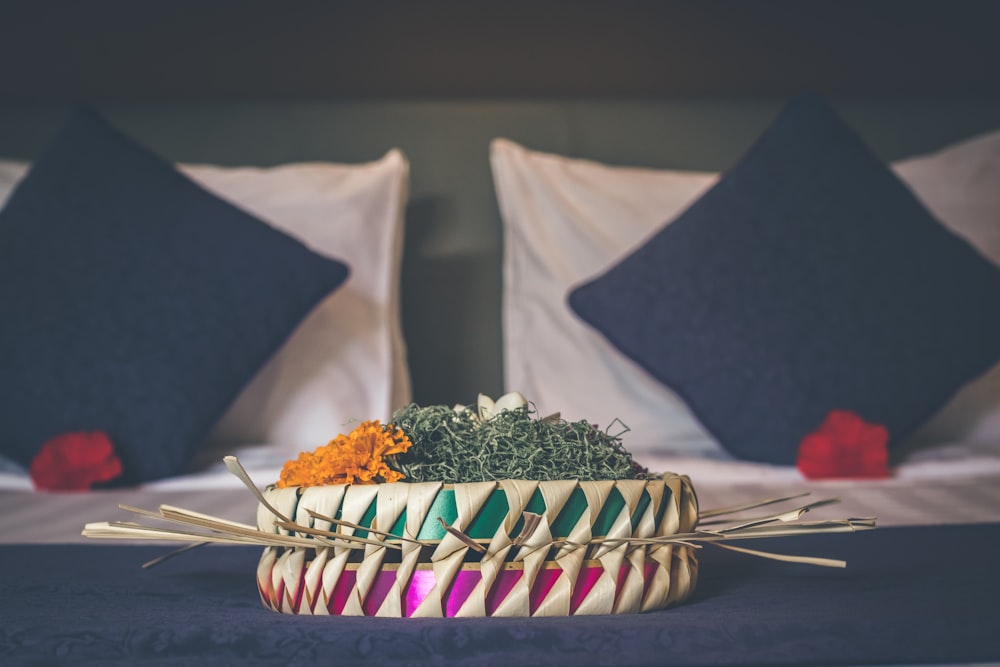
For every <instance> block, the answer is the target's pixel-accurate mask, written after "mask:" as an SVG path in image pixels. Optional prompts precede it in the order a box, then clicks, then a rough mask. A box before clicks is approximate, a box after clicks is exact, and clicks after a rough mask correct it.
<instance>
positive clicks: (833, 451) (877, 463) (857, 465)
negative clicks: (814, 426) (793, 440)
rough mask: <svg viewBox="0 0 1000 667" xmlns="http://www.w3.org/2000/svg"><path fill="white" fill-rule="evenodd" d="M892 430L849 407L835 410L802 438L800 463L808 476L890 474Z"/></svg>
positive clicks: (813, 477)
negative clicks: (851, 410)
mask: <svg viewBox="0 0 1000 667" xmlns="http://www.w3.org/2000/svg"><path fill="white" fill-rule="evenodd" d="M888 443H889V431H888V430H887V429H886V428H885V426H882V425H881V424H870V423H868V422H866V421H865V420H864V419H862V418H861V417H859V416H858V415H856V414H854V413H853V412H850V411H848V410H832V411H831V412H830V414H828V415H827V416H826V419H824V420H823V423H822V424H820V427H819V429H818V430H816V431H815V432H813V433H810V434H809V435H807V436H806V437H805V438H803V439H802V442H801V444H800V445H799V456H798V461H797V465H798V468H799V471H800V472H801V473H802V474H803V475H805V476H806V477H807V478H809V479H831V478H866V479H883V478H886V477H888V476H889V452H888V450H887V448H886V447H887V445H888Z"/></svg>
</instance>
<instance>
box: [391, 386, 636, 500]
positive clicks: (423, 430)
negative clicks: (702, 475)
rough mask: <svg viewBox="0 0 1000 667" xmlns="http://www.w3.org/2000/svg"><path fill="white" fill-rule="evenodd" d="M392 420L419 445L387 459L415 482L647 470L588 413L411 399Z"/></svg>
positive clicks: (626, 475) (627, 475)
mask: <svg viewBox="0 0 1000 667" xmlns="http://www.w3.org/2000/svg"><path fill="white" fill-rule="evenodd" d="M392 423H393V424H395V425H396V426H398V427H399V428H401V429H403V431H404V432H405V433H406V434H407V435H408V436H409V438H410V440H411V441H412V442H413V446H412V447H411V448H410V449H409V450H408V451H407V452H406V453H404V454H400V455H398V456H396V457H395V458H394V460H392V461H389V462H388V463H389V467H390V468H392V469H394V470H397V471H399V472H401V473H403V474H404V475H406V479H407V481H410V482H445V483H457V482H482V481H495V480H500V479H534V480H540V481H545V480H556V479H578V480H582V481H593V480H603V479H636V478H641V477H643V476H644V474H645V471H644V470H643V469H641V468H640V467H639V466H637V465H636V464H635V463H634V462H633V460H632V455H631V454H629V453H628V452H627V451H625V449H624V447H623V446H622V442H621V437H620V435H621V433H619V434H617V435H611V434H610V433H608V432H607V431H601V430H599V429H597V428H596V427H594V426H593V425H591V424H589V423H587V422H586V421H578V422H567V421H565V420H562V419H559V418H553V417H546V418H544V419H538V418H537V417H536V415H535V411H534V409H533V408H532V407H524V408H517V409H513V410H504V411H502V412H500V413H498V414H496V415H494V416H493V417H491V418H489V419H486V420H480V419H479V417H478V416H477V414H476V411H475V410H474V409H473V408H465V409H462V410H459V411H456V410H454V409H452V408H449V407H447V406H443V405H434V406H428V407H420V406H418V405H415V404H411V405H408V406H406V407H404V408H401V409H399V410H397V411H396V413H395V414H393V416H392ZM625 430H626V431H627V428H626V429H625ZM623 432H624V431H623Z"/></svg>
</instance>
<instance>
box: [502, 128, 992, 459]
mask: <svg viewBox="0 0 1000 667" xmlns="http://www.w3.org/2000/svg"><path fill="white" fill-rule="evenodd" d="M490 160H491V165H492V169H493V178H494V183H495V186H496V193H497V199H498V202H499V205H500V212H501V217H502V219H503V223H504V244H505V251H504V263H503V273H504V277H503V290H504V293H503V328H504V329H503V353H504V384H505V388H506V389H507V390H508V391H513V390H516V391H520V392H521V393H522V394H524V396H525V397H527V398H528V399H529V400H531V401H533V402H534V403H535V405H536V407H537V409H538V411H539V413H540V414H548V413H550V412H556V411H558V412H561V413H562V416H563V417H565V418H567V419H570V420H578V419H587V420H589V421H591V422H595V423H597V424H598V425H599V426H601V427H602V428H604V427H606V426H609V425H611V424H612V422H613V420H615V419H618V420H620V421H621V422H622V423H624V424H625V425H627V426H628V429H629V431H628V432H627V433H626V434H625V435H623V442H624V444H625V446H626V448H627V449H629V451H631V452H632V453H633V454H635V455H636V457H637V459H638V460H639V461H640V462H642V458H643V455H644V454H646V455H649V456H654V455H655V456H664V455H668V456H669V455H678V456H712V457H728V455H727V454H726V453H725V452H724V451H723V450H722V448H721V446H719V445H718V444H717V443H716V442H715V441H714V439H713V438H712V437H711V436H710V435H709V434H708V433H707V431H705V429H704V428H703V427H702V426H701V424H699V423H698V421H697V420H696V419H695V417H694V416H693V415H692V414H691V413H690V412H689V411H688V409H687V407H686V406H685V405H684V402H683V401H682V400H681V399H680V398H679V397H678V396H677V395H676V394H674V393H673V392H672V391H670V389H668V388H667V387H665V386H664V385H662V384H660V383H659V382H657V381H656V380H655V379H653V378H652V377H651V376H650V375H648V374H647V373H646V371H644V370H643V369H642V368H640V367H639V366H638V365H636V364H635V363H634V362H632V361H631V360H630V359H628V358H627V357H625V356H624V355H623V354H621V353H620V352H619V351H618V350H617V349H615V348H614V347H613V346H612V345H611V344H610V343H608V342H607V341H606V340H605V339H604V338H603V337H602V336H601V335H600V334H598V333H597V332H595V331H593V330H592V329H591V328H589V327H588V326H587V325H586V324H585V323H583V322H582V321H580V320H579V319H578V318H577V317H576V316H575V315H574V314H573V313H572V311H571V310H570V309H569V308H568V306H567V304H566V297H567V294H568V293H569V291H570V290H571V288H572V287H574V286H575V285H577V284H579V283H581V282H583V281H585V280H587V279H589V278H591V277H593V276H595V275H598V274H600V273H602V272H603V271H604V270H606V269H607V268H609V267H610V266H612V265H613V264H615V263H616V262H618V261H619V260H620V259H621V258H623V257H624V256H625V255H627V254H628V253H630V252H631V251H632V250H633V249H635V248H636V247H638V246H639V245H641V244H642V243H643V242H644V241H645V240H646V239H647V238H648V237H649V236H651V235H652V234H653V233H655V232H656V231H657V230H658V229H659V228H661V227H662V226H663V225H664V224H667V223H669V221H671V220H673V219H674V218H675V217H677V215H679V214H680V213H681V212H683V211H684V210H685V209H686V208H687V207H688V205H690V204H691V203H693V202H694V201H695V200H696V199H697V198H698V197H699V196H700V195H701V194H702V193H704V192H705V191H706V190H707V189H708V188H709V187H711V186H712V185H713V184H714V183H715V181H716V180H717V178H718V174H715V173H707V172H690V171H677V170H656V169H640V168H630V167H619V166H609V165H605V164H601V163H598V162H594V161H590V160H582V159H575V158H567V157H564V156H559V155H553V154H547V153H541V152H537V151H532V150H529V149H527V148H525V147H523V146H520V145H518V144H516V143H514V142H512V141H509V140H506V139H496V140H494V141H493V142H492V144H491V147H490ZM892 166H893V168H894V169H895V170H896V172H897V174H899V176H900V177H901V178H902V179H903V180H904V181H905V182H907V183H908V184H909V185H910V187H911V188H912V189H913V190H914V191H915V192H916V194H917V195H918V196H919V197H920V199H921V200H922V201H924V202H925V204H926V205H927V206H928V207H929V208H930V209H931V210H932V211H933V212H934V213H935V214H936V215H937V216H938V217H939V219H940V220H941V221H942V222H944V223H945V224H946V225H948V226H949V227H950V228H951V229H952V230H953V231H955V232H956V233H958V234H960V235H962V236H964V237H966V238H967V239H968V240H969V241H970V242H972V243H973V244H974V245H976V246H977V247H978V248H979V249H980V251H981V252H982V253H983V254H984V255H986V256H988V257H990V258H991V259H992V260H993V261H994V262H997V263H998V264H1000V224H998V222H997V221H998V220H1000V188H997V187H996V184H997V183H998V182H1000V132H996V133H992V134H987V135H983V136H980V137H976V138H973V139H971V140H968V141H965V142H962V143H960V144H956V145H954V146H951V147H948V148H946V149H944V150H942V151H939V152H937V153H934V154H931V155H926V156H921V157H917V158H912V159H909V160H905V161H902V162H899V163H895V164H893V165H892ZM905 248H906V242H905V239H901V240H900V251H901V252H905ZM615 429H616V427H615V426H611V431H612V432H615ZM911 439H912V440H916V441H936V442H941V441H948V440H952V441H958V440H963V441H988V440H991V439H992V441H994V442H997V441H1000V366H998V367H997V368H994V369H993V370H992V371H991V372H990V373H988V374H986V375H985V376H984V377H982V378H980V379H979V380H977V381H976V382H973V383H971V384H970V385H968V386H967V387H966V388H965V389H963V391H961V392H960V393H959V394H958V395H957V396H956V397H955V399H954V400H953V401H952V402H951V403H949V405H948V406H947V407H946V408H945V409H944V410H943V411H942V412H941V413H940V414H939V415H938V416H937V417H935V418H934V419H933V420H932V421H931V422H930V423H929V424H928V425H926V426H925V427H924V428H923V429H921V430H920V431H919V432H918V433H917V434H915V435H914V436H912V438H911Z"/></svg>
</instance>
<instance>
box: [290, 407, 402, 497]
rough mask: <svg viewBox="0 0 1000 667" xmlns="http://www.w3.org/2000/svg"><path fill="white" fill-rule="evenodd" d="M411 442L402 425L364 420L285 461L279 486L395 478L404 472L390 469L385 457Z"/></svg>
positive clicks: (397, 479) (365, 482)
mask: <svg viewBox="0 0 1000 667" xmlns="http://www.w3.org/2000/svg"><path fill="white" fill-rule="evenodd" d="M411 444H412V443H411V442H410V439H409V438H408V437H407V436H406V434H405V433H403V429H401V428H398V427H396V426H394V425H393V424H386V425H385V426H383V425H382V424H381V423H379V421H378V420H375V421H367V422H363V423H362V424H361V425H360V426H358V427H357V428H356V429H354V430H353V431H351V432H350V433H348V434H347V435H343V434H341V435H338V436H337V437H336V438H334V439H333V440H331V441H330V442H328V443H327V444H325V445H323V446H322V447H320V448H318V449H317V450H316V451H314V452H302V453H301V454H299V458H297V459H294V460H291V461H288V462H286V463H285V465H284V467H283V468H282V469H281V476H280V478H279V479H278V486H279V487H281V488H285V487H289V486H325V485H327V484H374V483H376V482H397V481H399V480H401V479H403V474H402V473H399V472H396V471H395V470H391V469H390V468H389V466H388V465H387V464H386V462H385V457H387V456H392V455H394V454H402V453H403V452H405V451H406V450H407V449H409V448H410V446H411Z"/></svg>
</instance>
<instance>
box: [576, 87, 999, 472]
mask: <svg viewBox="0 0 1000 667" xmlns="http://www.w3.org/2000/svg"><path fill="white" fill-rule="evenodd" d="M609 224H613V221H609ZM569 303H570V306H571V307H572V309H573V310H574V311H575V312H576V313H577V314H578V315H579V316H580V317H581V318H582V319H583V320H585V321H586V322H588V323H590V324H591V325H592V326H593V327H595V328H596V329H597V330H598V331H600V332H601V333H602V334H603V335H604V336H606V337H607V339H608V340H609V341H610V342H611V343H613V344H614V345H615V346H617V347H618V348H619V349H620V350H621V351H622V352H624V353H625V354H626V355H628V356H629V357H631V358H632V359H634V360H635V361H636V362H638V363H639V364H640V365H641V366H643V367H644V368H645V369H646V370H647V371H648V372H649V373H651V374H652V376H654V377H655V378H657V379H658V380H659V381H661V382H662V383H663V384H665V385H667V386H669V387H671V388H672V389H674V390H675V391H676V392H677V393H678V394H679V395H680V396H682V397H683V398H684V399H685V401H686V402H687V404H688V405H689V407H690V408H691V410H692V411H693V412H694V414H695V415H696V416H697V417H698V419H699V420H700V421H701V422H702V424H703V425H704V426H705V427H706V428H707V429H708V430H709V431H710V432H711V433H712V434H713V435H714V436H715V437H716V438H717V439H718V440H719V441H720V443H721V444H722V445H723V446H724V447H726V448H727V449H728V450H729V451H730V452H731V453H732V454H733V455H735V456H737V457H740V458H744V459H750V460H755V461H763V462H770V463H779V464H788V463H793V462H794V461H795V458H796V453H797V450H798V446H799V444H800V441H801V440H802V438H803V436H805V435H806V434H808V433H811V432H813V431H815V430H816V429H817V428H818V427H819V425H820V423H821V422H822V421H823V419H824V417H825V416H826V415H827V414H828V413H829V412H830V411H832V410H835V409H837V410H849V411H853V412H855V413H856V414H857V415H858V416H860V417H861V418H863V419H864V420H866V421H868V422H872V423H876V424H882V425H884V426H885V427H886V428H887V429H888V431H889V435H890V439H891V441H890V446H891V444H892V442H895V441H898V439H899V438H901V437H903V436H905V435H906V434H907V433H909V432H910V431H912V430H913V429H915V428H916V427H918V426H919V425H920V424H921V423H922V422H924V421H925V420H927V419H928V418H929V417H931V416H932V415H933V414H934V413H935V411H936V410H937V409H939V408H940V407H941V406H942V405H943V403H945V402H946V401H947V400H948V399H949V397H951V396H952V394H953V393H954V392H955V391H956V390H957V389H958V388H960V387H961V386H962V385H963V384H964V383H965V382H967V381H969V380H970V379H972V378H974V377H975V376H977V375H978V374H980V373H982V372H983V371H985V370H987V369H988V368H990V367H991V366H993V365H994V364H995V363H996V362H997V361H998V360H1000V270H998V269H997V267H996V266H995V265H993V264H992V263H991V262H989V261H988V260H987V259H985V258H983V257H982V256H981V255H980V254H979V253H978V252H977V251H976V250H975V249H974V248H973V247H971V246H970V245H969V244H968V243H967V242H966V241H964V240H963V239H960V238H958V237H957V236H955V235H954V234H952V233H951V232H949V231H948V230H946V229H945V228H944V227H943V226H942V225H941V224H940V223H939V222H938V221H937V220H935V219H934V218H933V217H932V216H931V214H930V213H929V212H928V211H927V210H926V209H925V208H924V207H923V206H922V205H921V204H920V203H919V202H918V201H917V200H916V199H915V197H914V196H913V194H912V193H911V192H910V191H909V190H908V189H907V188H906V186H905V185H903V183H902V182H901V181H899V180H898V179H897V178H896V176H895V175H894V174H893V173H892V172H891V171H890V170H889V169H888V168H887V166H886V165H885V164H884V163H883V162H882V161H881V160H879V159H878V158H877V157H876V156H875V155H873V154H872V153H871V152H870V150H869V149H868V148H867V147H866V146H865V144H864V143H863V142H862V140H861V139H860V138H859V137H858V136H857V135H856V134H855V133H854V132H853V131H852V130H851V129H850V128H849V127H848V126H847V125H846V124H845V123H844V122H843V121H842V120H841V119H840V118H839V117H838V116H837V114H836V113H835V112H834V110H833V109H832V108H831V106H830V105H829V103H828V102H826V101H825V100H824V99H823V98H821V97H819V96H815V95H803V96H800V97H798V98H795V99H794V100H792V101H791V102H790V103H789V104H788V105H787V106H786V107H785V108H784V109H783V111H782V112H781V113H780V114H779V116H778V118H777V119H776V120H775V121H774V123H773V124H772V125H771V127H770V128H769V129H767V130H766V132H764V134H763V135H762V136H761V137H760V138H759V139H758V140H757V142H756V143H755V144H754V145H753V147H752V148H751V149H750V150H749V152H748V153H747V154H746V155H745V156H744V157H743V158H742V159H741V160H740V161H739V162H738V163H737V164H736V165H735V166H734V167H733V168H732V169H731V170H730V171H728V172H727V173H724V174H723V175H722V177H721V180H720V181H719V182H718V183H717V185H716V186H715V187H713V188H712V189H711V190H710V191H708V192H707V193H705V195H704V196H702V197H701V198H700V199H699V200H698V201H697V202H695V203H694V204H693V205H692V206H691V207H690V208H689V209H688V210H686V211H685V212H684V213H682V214H681V215H680V216H679V217H678V218H677V219H676V220H674V221H673V222H672V223H670V224H668V225H666V226H665V227H663V228H662V229H661V230H660V231H659V232H658V233H657V234H656V235H655V236H653V237H652V238H650V239H649V240H648V242H646V243H645V244H644V245H643V246H642V247H640V248H639V249H638V250H636V251H635V252H634V253H632V254H631V255H630V256H628V257H627V258H625V259H624V260H623V261H621V262H620V263H619V264H617V265H616V266H614V267H612V268H611V269H610V270H608V271H607V272H606V273H605V274H604V275H601V276H600V277H597V278H596V279H594V280H592V281H590V282H588V283H587V284H585V285H582V286H579V287H578V288H576V289H574V290H573V291H572V292H571V294H570V296H569Z"/></svg>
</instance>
